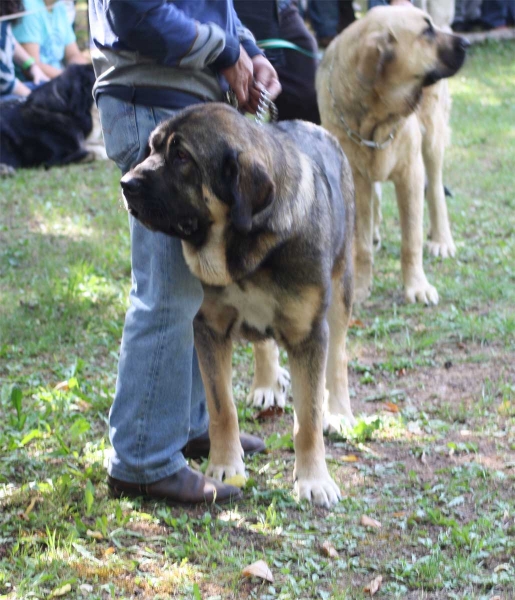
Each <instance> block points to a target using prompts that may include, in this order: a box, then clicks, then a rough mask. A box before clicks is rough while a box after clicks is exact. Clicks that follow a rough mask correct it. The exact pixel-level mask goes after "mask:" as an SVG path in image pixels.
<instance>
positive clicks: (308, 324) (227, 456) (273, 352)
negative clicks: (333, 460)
mask: <svg viewBox="0 0 515 600" xmlns="http://www.w3.org/2000/svg"><path fill="white" fill-rule="evenodd" d="M121 185H122V189H123V193H124V197H125V200H126V203H127V208H128V210H129V211H130V212H131V214H133V215H134V217H136V218H137V219H139V220H140V221H141V222H142V223H143V224H144V225H146V226H147V227H149V228H150V229H152V230H156V231H161V232H162V233H165V234H168V235H173V236H176V237H179V238H180V239H181V240H182V248H183V253H184V258H185V260H186V263H187V265H188V267H189V268H190V270H191V271H192V273H193V274H194V275H195V276H197V277H198V278H199V279H200V280H201V282H202V284H203V287H204V302H203V304H202V306H201V309H200V311H199V313H198V315H197V317H196V318H195V322H194V330H195V348H196V350H197V354H198V358H199V364H200V369H201V373H202V379H203V382H204V387H205V389H206V396H207V401H208V410H209V417H210V425H209V436H210V439H211V454H210V457H209V465H208V468H207V474H208V475H211V476H213V477H216V478H218V479H223V478H224V477H225V478H228V477H231V476H233V475H235V474H243V473H244V472H245V466H244V464H243V452H242V448H241V445H240V442H239V430H238V417H237V412H236V408H235V406H234V403H233V397H232V383H231V378H232V362H231V357H232V341H233V339H237V338H238V337H240V336H243V337H244V338H246V339H249V340H251V341H253V342H254V343H255V346H256V379H255V382H254V386H253V395H255V394H256V393H258V394H259V392H257V390H259V389H265V392H264V393H265V394H266V393H267V391H266V390H268V391H269V392H270V393H274V392H273V390H272V391H270V388H273V386H274V385H276V384H277V381H280V380H281V376H283V375H284V373H281V371H280V370H278V363H277V358H278V353H277V347H276V345H275V342H274V340H276V341H277V342H279V343H280V344H282V345H283V346H284V347H285V348H286V350H287V352H288V358H289V364H290V369H291V378H292V391H293V401H294V407H295V426H294V445H295V469H294V478H295V481H296V487H297V491H298V495H299V497H300V498H304V499H308V500H310V501H312V502H314V503H315V504H319V505H322V506H327V507H329V506H331V505H333V504H334V503H336V502H337V501H338V499H339V498H340V491H339V489H338V486H337V485H336V484H335V482H334V481H333V479H332V478H331V476H330V475H329V472H328V469H327V466H326V462H325V450H324V439H323V426H324V420H325V421H327V420H329V422H331V419H336V422H337V423H339V422H341V421H342V420H346V422H347V423H348V424H352V423H353V421H354V418H353V416H352V411H351V408H350V402H349V392H348V386H347V356H346V352H345V337H346V332H347V327H348V323H349V318H350V312H351V304H352V295H353V289H352V236H353V231H354V188H353V184H352V175H351V170H350V166H349V163H348V161H347V159H346V158H345V155H344V154H343V152H342V149H341V148H340V145H339V144H338V141H337V140H336V139H335V138H334V137H333V136H332V135H330V134H329V133H328V132H327V131H326V130H325V129H323V128H322V127H318V126H316V125H312V124H310V123H305V122H303V121H284V122H282V123H277V124H270V125H263V126H259V125H257V124H256V123H254V122H252V121H251V120H250V119H247V118H245V117H243V116H242V115H240V114H239V113H238V112H237V111H236V110H235V109H233V108H231V107H229V106H227V105H224V104H207V105H200V106H195V107H191V108H188V109H186V110H184V111H182V112H181V113H179V114H178V115H177V116H176V117H174V118H172V119H171V120H169V121H167V122H165V123H163V124H161V125H160V126H159V127H157V129H156V130H155V131H154V132H153V133H152V135H151V137H150V142H149V156H148V158H147V159H146V160H144V161H143V162H142V163H141V164H139V165H138V166H136V167H135V168H134V169H132V170H131V171H129V173H127V174H126V175H124V177H123V178H122V181H121ZM326 388H327V392H328V394H327V401H326V400H325V390H326ZM324 402H326V406H325V409H326V412H325V415H324ZM324 417H326V419H324Z"/></svg>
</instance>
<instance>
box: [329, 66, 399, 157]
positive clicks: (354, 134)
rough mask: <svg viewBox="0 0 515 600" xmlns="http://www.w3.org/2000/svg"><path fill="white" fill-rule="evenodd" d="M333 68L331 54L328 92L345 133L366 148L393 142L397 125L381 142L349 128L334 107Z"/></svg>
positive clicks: (383, 147)
mask: <svg viewBox="0 0 515 600" xmlns="http://www.w3.org/2000/svg"><path fill="white" fill-rule="evenodd" d="M333 68H334V56H333V60H332V61H331V66H330V67H329V93H330V94H331V98H332V100H333V109H334V112H335V114H337V115H338V117H339V119H340V121H341V123H342V125H343V128H344V130H345V133H346V134H347V135H348V136H349V138H350V139H351V140H352V141H353V142H354V143H355V144H357V145H358V146H366V147H367V148H372V149H373V150H384V149H385V148H387V147H388V146H389V145H390V144H391V143H392V142H393V140H394V138H395V134H396V133H397V126H395V127H394V128H393V130H392V131H391V132H390V134H389V135H388V137H387V138H386V140H384V141H383V142H374V141H372V140H367V139H365V138H364V137H363V136H362V135H361V134H360V133H358V132H357V131H354V129H351V127H350V126H349V125H348V123H347V121H345V119H344V117H343V114H342V113H341V112H340V111H339V110H338V109H337V107H336V98H335V97H334V93H333V86H332V78H333Z"/></svg>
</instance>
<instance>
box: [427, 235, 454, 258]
mask: <svg viewBox="0 0 515 600" xmlns="http://www.w3.org/2000/svg"><path fill="white" fill-rule="evenodd" d="M427 249H428V250H429V254H431V256H441V257H442V258H449V257H451V258H454V256H455V254H456V246H455V244H454V240H453V239H452V236H451V235H450V234H449V235H448V236H430V239H429V240H428V241H427Z"/></svg>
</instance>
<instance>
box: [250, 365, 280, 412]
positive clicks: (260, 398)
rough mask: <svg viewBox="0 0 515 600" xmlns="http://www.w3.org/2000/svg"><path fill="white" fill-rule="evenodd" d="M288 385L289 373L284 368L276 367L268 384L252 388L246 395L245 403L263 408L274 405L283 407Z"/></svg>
mask: <svg viewBox="0 0 515 600" xmlns="http://www.w3.org/2000/svg"><path fill="white" fill-rule="evenodd" d="M259 383H261V382H259ZM289 385H290V374H289V373H288V371H287V370H286V369H283V368H282V367H277V373H276V377H275V378H274V381H273V382H271V383H270V385H269V386H264V385H260V386H259V387H258V386H256V387H255V388H253V389H252V390H251V391H250V394H249V395H248V396H247V404H249V405H251V406H254V407H256V408H260V409H263V410H265V409H267V408H270V406H274V405H276V406H278V407H279V408H284V406H285V404H286V399H287V397H288V387H289Z"/></svg>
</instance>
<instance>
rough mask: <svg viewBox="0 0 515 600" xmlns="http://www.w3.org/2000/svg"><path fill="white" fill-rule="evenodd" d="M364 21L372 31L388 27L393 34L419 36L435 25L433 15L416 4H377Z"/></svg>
mask: <svg viewBox="0 0 515 600" xmlns="http://www.w3.org/2000/svg"><path fill="white" fill-rule="evenodd" d="M366 17H367V18H366V20H364V21H363V23H364V24H365V23H366V24H367V25H368V29H369V30H370V31H373V30H381V31H384V30H385V29H388V30H389V31H391V33H392V34H394V35H395V34H396V33H401V32H402V33H403V35H406V34H412V35H413V37H417V36H418V35H420V34H421V33H424V32H425V31H426V29H427V27H434V28H435V29H437V28H436V27H435V26H434V23H433V21H432V19H431V17H430V16H429V15H428V14H427V13H426V12H424V11H423V10H421V9H419V8H416V7H415V6H403V5H397V6H376V7H374V8H373V9H371V10H370V11H369V12H368V13H367V15H366Z"/></svg>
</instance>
